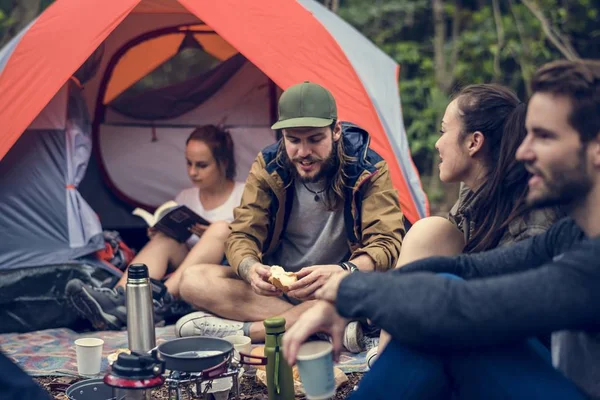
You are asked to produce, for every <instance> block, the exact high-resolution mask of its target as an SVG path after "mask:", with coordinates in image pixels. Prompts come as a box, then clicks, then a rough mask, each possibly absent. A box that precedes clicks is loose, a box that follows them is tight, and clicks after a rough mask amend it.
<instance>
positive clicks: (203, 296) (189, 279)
mask: <svg viewBox="0 0 600 400" xmlns="http://www.w3.org/2000/svg"><path fill="white" fill-rule="evenodd" d="M226 268H228V267H223V266H221V265H211V264H199V265H192V266H190V267H188V268H186V269H185V270H184V271H183V274H182V275H181V283H180V287H179V293H180V295H181V298H182V299H183V300H185V301H188V302H191V301H192V299H193V300H194V304H195V305H198V304H196V303H198V302H200V301H202V302H206V301H210V300H211V299H215V298H216V297H215V291H217V290H218V288H219V287H221V284H222V281H223V280H224V279H225V278H226V275H227V271H225V269H226Z"/></svg>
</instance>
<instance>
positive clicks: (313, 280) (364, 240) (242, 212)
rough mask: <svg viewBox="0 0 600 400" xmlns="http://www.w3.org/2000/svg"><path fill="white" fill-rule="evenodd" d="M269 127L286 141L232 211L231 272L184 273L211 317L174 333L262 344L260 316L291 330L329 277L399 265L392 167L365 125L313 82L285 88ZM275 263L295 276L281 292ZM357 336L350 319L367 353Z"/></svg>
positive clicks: (255, 170)
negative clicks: (274, 278) (342, 115)
mask: <svg viewBox="0 0 600 400" xmlns="http://www.w3.org/2000/svg"><path fill="white" fill-rule="evenodd" d="M272 129H276V130H280V132H281V134H282V138H281V139H280V140H279V141H278V142H277V143H275V144H273V145H271V146H268V147H267V148H265V149H263V150H262V151H261V153H260V154H259V155H258V157H257V159H256V160H255V162H254V164H253V165H252V168H251V171H250V174H249V175H248V179H247V181H246V186H245V189H244V194H243V196H242V202H241V205H240V206H239V207H238V208H237V209H236V210H235V211H234V221H233V222H232V223H231V231H232V232H231V234H230V236H229V238H228V240H227V244H226V255H227V259H228V260H229V263H230V265H231V268H223V267H222V266H217V265H200V266H197V267H195V268H189V269H188V270H187V271H186V273H184V276H183V277H182V283H181V289H180V292H181V296H182V298H183V299H184V300H186V301H187V302H189V303H191V304H193V305H194V306H196V307H197V308H199V309H201V310H206V311H209V312H210V313H208V312H204V311H199V312H195V313H192V314H189V315H187V316H185V317H183V318H182V319H180V320H179V321H178V322H177V325H176V334H177V335H178V336H196V335H198V336H219V337H224V336H228V335H233V334H244V335H246V336H250V337H251V338H252V339H253V340H254V341H262V340H264V327H263V324H262V321H263V320H264V319H266V318H269V317H272V316H276V315H278V316H283V317H284V318H285V319H286V321H287V325H288V327H289V326H291V325H292V324H293V323H294V322H295V320H296V319H297V318H298V317H299V316H300V315H301V314H302V313H303V312H304V311H305V310H307V309H308V308H310V306H311V304H312V303H313V301H312V300H313V299H314V293H315V291H316V290H317V289H319V288H320V287H321V286H323V285H324V284H325V283H326V282H327V280H328V279H329V277H330V276H331V275H332V274H335V273H337V272H340V271H344V270H347V271H357V270H361V271H372V270H378V271H385V270H388V269H391V268H393V267H394V266H395V265H396V261H397V259H398V255H399V253H400V247H401V243H402V237H403V236H404V227H403V217H402V213H401V211H400V207H399V201H398V195H397V192H396V190H395V189H394V188H393V187H392V183H391V180H390V176H389V171H388V167H387V164H386V162H385V161H384V160H383V159H382V158H381V157H380V156H379V155H378V154H377V153H375V152H374V151H373V150H371V149H369V135H368V133H367V132H366V131H364V130H363V129H361V128H360V127H358V126H356V125H353V124H351V123H347V122H340V121H338V120H337V107H336V103H335V99H334V98H333V96H332V94H331V93H330V92H329V90H327V89H326V88H324V87H322V86H320V85H318V84H315V83H311V82H304V83H300V84H297V85H294V86H292V87H290V88H289V89H287V90H286V91H285V92H284V93H283V94H282V95H281V98H280V99H279V120H278V121H277V122H276V123H275V124H274V125H273V126H272ZM273 265H279V266H282V267H283V268H284V269H285V270H286V271H288V272H293V273H295V275H296V276H297V278H298V280H297V282H295V283H293V284H291V285H289V287H286V288H285V289H286V290H285V293H283V292H282V291H281V290H280V289H278V288H277V287H275V286H273V285H272V284H271V283H270V282H269V278H270V276H271V272H270V268H271V266H273ZM198 277H202V278H201V279H198ZM211 313H212V314H211ZM216 315H218V316H219V317H217V316H216ZM221 317H222V318H221ZM224 318H227V319H224ZM361 336H362V331H361V329H360V324H359V323H357V322H352V323H350V324H349V325H348V326H347V327H346V335H345V340H344V341H345V347H346V348H347V349H348V350H350V351H354V352H358V351H361V350H362V347H363V346H362V340H361Z"/></svg>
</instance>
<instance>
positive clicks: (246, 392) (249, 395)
mask: <svg viewBox="0 0 600 400" xmlns="http://www.w3.org/2000/svg"><path fill="white" fill-rule="evenodd" d="M362 375H363V374H362V373H351V374H348V375H347V377H348V382H347V383H346V384H344V385H343V386H341V387H340V388H338V391H337V393H336V394H335V397H334V398H333V399H334V400H342V399H346V398H348V396H349V395H350V393H351V392H352V390H353V389H354V386H355V385H357V384H358V381H359V380H360V378H361V377H362ZM34 379H35V380H36V381H37V382H38V383H39V384H40V385H41V386H43V387H44V389H46V390H47V391H48V392H49V393H50V394H51V395H52V396H53V397H54V399H60V400H67V396H66V395H65V394H64V393H63V392H60V391H58V390H55V389H54V385H53V384H73V383H75V382H77V381H79V379H78V378H71V377H64V376H44V377H36V378H34ZM152 398H153V399H155V400H168V396H167V387H166V386H164V385H163V386H162V387H160V388H158V389H156V390H155V391H154V393H153V396H152ZM229 398H230V399H234V398H235V397H234V395H233V394H230V396H229ZM297 398H298V399H301V398H304V397H297ZM250 399H257V400H267V399H268V398H267V388H266V387H264V386H262V385H261V384H259V383H257V382H256V380H255V379H243V380H242V383H241V385H240V400H250Z"/></svg>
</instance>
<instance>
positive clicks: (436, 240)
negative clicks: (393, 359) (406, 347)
mask: <svg viewBox="0 0 600 400" xmlns="http://www.w3.org/2000/svg"><path fill="white" fill-rule="evenodd" d="M464 247H465V240H464V235H463V233H462V232H461V231H460V230H459V229H458V228H457V227H456V226H455V225H454V224H452V223H451V222H450V221H448V220H447V219H446V218H442V217H429V218H423V219H421V220H419V221H417V222H416V223H415V224H414V225H413V226H412V228H410V229H409V231H408V232H407V233H406V236H405V237H404V240H403V241H402V250H401V251H400V258H399V259H398V263H397V264H396V268H402V267H403V266H404V265H406V264H409V263H411V262H413V261H417V260H420V259H423V258H427V257H434V256H453V255H456V254H460V253H462V251H463V249H464ZM390 340H391V336H390V335H389V333H387V332H385V331H381V335H380V336H379V347H378V350H377V353H378V354H381V352H382V351H383V349H385V346H387V344H388V343H389V342H390Z"/></svg>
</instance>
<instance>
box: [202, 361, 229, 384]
mask: <svg viewBox="0 0 600 400" xmlns="http://www.w3.org/2000/svg"><path fill="white" fill-rule="evenodd" d="M228 369H229V357H228V358H226V359H225V360H223V362H221V363H220V364H217V365H215V366H214V367H210V368H208V369H205V370H204V371H202V373H201V376H202V379H213V378H216V377H218V376H220V375H222V374H224V373H225V372H227V370H228Z"/></svg>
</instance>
